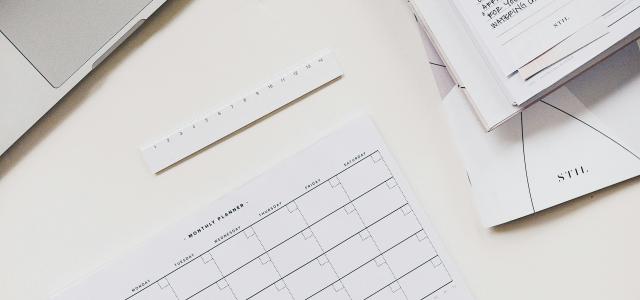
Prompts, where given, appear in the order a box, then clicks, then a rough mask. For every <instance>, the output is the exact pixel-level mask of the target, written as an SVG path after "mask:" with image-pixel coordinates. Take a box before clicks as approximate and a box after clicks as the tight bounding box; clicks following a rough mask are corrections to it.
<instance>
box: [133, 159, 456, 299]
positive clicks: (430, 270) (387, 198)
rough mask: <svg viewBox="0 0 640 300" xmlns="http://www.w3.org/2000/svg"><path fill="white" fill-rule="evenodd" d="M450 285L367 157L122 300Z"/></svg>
mask: <svg viewBox="0 0 640 300" xmlns="http://www.w3.org/2000/svg"><path fill="white" fill-rule="evenodd" d="M454 285H455V283H454V282H453V280H452V276H451V275H450V273H449V271H448V270H447V267H446V266H445V265H444V262H443V260H442V259H441V258H440V257H439V255H438V253H437V252H436V250H435V248H434V246H433V244H432V242H431V240H430V239H429V237H428V236H427V234H426V232H425V230H424V228H423V226H422V224H421V223H420V221H419V219H418V217H417V216H416V215H415V214H414V211H413V208H412V207H411V205H410V204H409V203H408V202H407V198H406V196H405V194H404V192H403V191H402V189H401V188H400V186H399V184H398V183H397V181H396V179H395V178H394V176H393V174H392V172H391V170H390V168H389V167H388V166H387V163H386V162H385V160H384V158H383V157H382V155H381V153H380V152H379V151H375V152H373V153H371V154H369V155H367V156H365V157H363V158H361V159H360V160H358V161H356V162H354V163H352V164H351V165H350V166H348V167H346V168H345V169H344V170H342V171H340V172H339V173H337V174H335V175H334V176H333V177H331V178H329V179H326V180H324V181H322V182H320V183H319V184H318V185H316V186H315V187H314V188H312V189H309V191H307V192H306V193H304V194H302V195H300V196H298V197H296V198H295V199H292V200H289V201H285V200H283V202H281V203H280V204H277V208H276V209H274V210H273V211H272V212H270V213H269V214H268V215H266V216H264V217H262V218H260V219H258V220H256V221H255V222H254V223H252V224H250V225H249V226H246V227H243V228H241V230H239V231H238V232H237V233H235V234H234V235H232V236H230V237H229V238H228V239H227V240H225V241H224V242H222V243H219V244H217V245H216V246H215V247H213V248H211V249H210V250H208V251H207V252H205V253H202V254H200V255H199V256H197V257H195V258H194V259H192V260H191V261H189V262H188V263H187V264H184V265H183V266H181V267H179V268H176V269H175V270H173V271H171V272H170V273H168V274H166V275H165V276H163V277H162V278H160V279H158V280H157V281H155V282H153V283H152V284H150V285H148V286H147V287H145V288H144V289H141V290H140V291H138V292H137V293H135V294H133V295H131V296H129V297H128V298H126V299H125V300H129V299H131V300H141V299H159V300H165V299H166V300H186V299H193V300H199V299H200V300H201V299H216V300H224V299H256V300H257V299H292V300H298V299H431V298H437V297H438V295H439V294H442V293H446V292H447V288H448V287H451V288H453V287H454Z"/></svg>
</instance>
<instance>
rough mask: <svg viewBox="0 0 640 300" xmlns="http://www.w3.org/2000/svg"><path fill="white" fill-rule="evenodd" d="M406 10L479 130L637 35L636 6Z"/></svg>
mask: <svg viewBox="0 0 640 300" xmlns="http://www.w3.org/2000/svg"><path fill="white" fill-rule="evenodd" d="M411 3H412V7H413V8H414V10H415V13H416V15H417V16H418V18H419V20H420V22H421V24H422V25H423V27H424V29H425V30H426V32H427V33H428V35H429V37H430V38H431V39H432V41H433V42H434V45H435V46H436V49H437V50H438V52H439V54H440V56H441V57H442V59H443V60H444V61H445V62H446V63H447V65H448V66H450V68H451V69H450V71H451V74H452V75H453V77H454V79H455V81H456V82H457V83H458V84H460V85H461V86H463V87H465V89H464V91H465V93H466V94H467V96H468V98H469V101H470V102H471V105H472V107H473V108H474V110H475V112H476V113H477V115H478V116H479V119H480V120H481V122H482V125H483V126H484V128H485V129H486V130H493V129H495V128H496V127H498V126H499V125H501V124H502V123H504V122H506V121H507V120H508V119H510V118H512V117H514V116H516V115H518V113H519V112H521V111H523V110H524V109H525V108H527V107H529V106H530V105H531V104H533V103H534V102H535V101H537V100H539V99H541V98H542V97H544V96H545V95H548V94H549V93H550V92H552V91H553V90H555V89H557V88H559V87H561V86H562V85H563V84H565V83H566V82H567V81H569V80H570V79H571V78H573V77H575V76H576V75H578V74H580V73H581V72H583V71H584V70H586V69H587V68H589V67H591V66H593V65H594V64H595V63H596V62H598V61H600V60H602V59H603V58H605V57H607V56H609V55H610V54H612V53H613V52H615V51H617V50H619V49H620V48H622V47H623V46H624V45H626V44H628V43H629V42H631V41H633V40H635V39H636V38H637V37H638V36H639V35H640V31H638V28H640V10H638V8H639V7H640V1H638V0H582V1H578V0H535V1H533V0H532V1H523V0H513V1H493V0H481V1H468V0H451V1H439V0H411Z"/></svg>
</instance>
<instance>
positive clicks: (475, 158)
mask: <svg viewBox="0 0 640 300" xmlns="http://www.w3.org/2000/svg"><path fill="white" fill-rule="evenodd" d="M425 46H426V49H427V53H428V55H429V61H430V63H431V65H432V69H433V72H434V75H435V77H436V79H437V80H436V82H437V84H438V86H439V88H440V91H441V94H442V95H443V97H444V100H443V102H444V106H445V110H446V111H447V113H448V117H449V121H450V127H451V129H452V132H453V134H454V139H455V141H456V143H457V146H458V149H459V152H460V155H461V157H462V159H463V161H464V163H465V165H466V168H467V175H468V177H469V182H470V184H471V187H472V190H473V193H474V202H475V206H476V207H477V209H478V211H479V213H480V216H481V219H482V222H483V224H484V225H486V226H495V225H499V224H502V223H505V222H509V221H511V220H514V219H518V218H520V217H523V216H526V215H530V214H533V213H535V212H538V211H540V210H543V209H546V208H549V207H552V206H555V205H557V204H560V203H563V202H566V201H569V200H571V199H574V198H577V197H580V196H582V195H585V194H588V193H591V192H594V191H596V190H599V189H602V188H605V187H608V186H610V185H613V184H616V183H619V182H621V181H624V180H627V179H630V178H632V177H635V176H638V175H640V157H639V155H640V139H639V138H637V134H634V128H640V120H639V119H638V118H637V116H636V112H637V111H639V109H640V104H638V103H637V101H634V97H633V96H632V95H637V94H638V92H640V85H638V84H628V83H631V82H636V81H639V82H640V51H638V48H637V46H636V45H635V44H632V45H630V46H627V47H626V48H624V49H623V50H622V51H620V52H619V53H617V54H616V55H614V56H612V57H610V58H609V59H607V60H605V61H603V62H602V63H601V64H599V65H598V66H596V67H595V68H594V69H592V70H590V71H588V72H585V73H584V74H582V75H580V76H579V77H577V78H575V79H574V80H573V81H571V82H569V83H568V84H567V85H566V86H564V87H562V88H560V89H558V90H557V91H556V92H554V93H552V94H550V95H549V96H547V97H545V98H544V99H542V100H541V101H540V102H537V103H535V104H534V105H532V106H531V108H529V109H528V110H526V111H524V112H521V113H518V114H517V116H516V117H514V118H513V119H511V120H509V121H507V122H506V123H505V124H504V125H502V126H500V127H499V128H497V129H496V130H494V131H492V132H486V131H485V130H484V128H483V126H482V124H481V123H480V122H478V120H477V119H476V118H475V117H474V113H473V109H472V108H471V105H470V104H469V102H468V101H467V98H466V97H465V94H464V92H463V89H462V88H460V87H458V86H457V85H455V83H454V80H453V79H452V78H451V77H450V76H449V73H448V72H447V67H446V65H445V64H444V62H443V61H442V60H441V59H440V57H438V56H437V54H436V51H435V49H434V48H433V45H432V44H431V43H430V42H429V39H428V38H426V36H425Z"/></svg>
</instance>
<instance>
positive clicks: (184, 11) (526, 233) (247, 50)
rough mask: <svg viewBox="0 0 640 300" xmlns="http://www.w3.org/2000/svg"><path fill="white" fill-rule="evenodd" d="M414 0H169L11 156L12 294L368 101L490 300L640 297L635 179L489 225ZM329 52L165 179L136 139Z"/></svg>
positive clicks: (208, 197) (265, 161)
mask: <svg viewBox="0 0 640 300" xmlns="http://www.w3.org/2000/svg"><path fill="white" fill-rule="evenodd" d="M418 30H419V29H418V26H417V24H416V22H415V19H414V18H413V15H412V14H411V12H410V10H409V8H408V6H407V3H406V1H405V0H348V1H345V0H323V1H311V0H239V1H169V3H167V4H166V6H165V7H164V8H163V9H161V10H160V11H158V13H157V14H156V15H155V16H154V17H153V18H152V19H151V20H150V21H149V22H148V23H147V24H146V25H145V26H144V27H143V28H142V29H141V30H140V31H139V32H138V33H137V34H135V35H134V36H133V37H132V38H131V39H130V40H129V41H128V42H127V43H126V44H125V45H124V46H123V47H121V48H120V49H119V50H118V51H117V52H116V53H115V54H114V55H113V56H112V57H110V58H109V59H108V60H107V61H106V62H105V63H104V64H103V65H102V66H101V67H100V68H99V69H97V70H96V71H95V72H93V73H92V74H91V75H90V76H88V77H87V78H86V80H84V81H83V82H82V83H81V84H80V85H79V86H78V87H77V88H76V89H75V90H73V91H72V92H71V93H70V94H69V95H68V96H67V97H66V98H65V99H64V101H62V102H61V103H59V105H57V106H56V107H55V108H54V109H53V110H52V111H51V112H50V113H49V114H48V115H47V116H46V117H45V118H44V119H43V120H41V122H39V124H38V125H37V126H36V127H35V128H33V129H32V130H31V131H30V133H29V134H28V135H27V136H25V137H24V138H23V139H22V140H21V141H20V142H19V143H18V144H17V145H15V146H14V147H13V148H12V149H11V150H10V151H9V152H8V153H7V154H5V155H4V156H2V158H1V160H0V237H1V239H2V242H0V259H1V260H2V262H1V263H0V299H47V297H48V295H49V294H50V293H52V292H54V291H56V290H59V289H62V288H63V287H65V286H67V285H68V284H70V283H71V282H73V281H74V280H77V279H80V278H82V277H83V276H85V275H87V274H88V273H90V272H92V271H95V270H96V269H97V268H98V267H100V266H101V265H103V264H105V263H107V262H109V261H110V260H112V259H114V258H116V257H118V256H119V255H121V254H123V253H126V252H127V251H129V250H131V249H134V248H135V247H136V246H138V245H140V243H141V242H142V241H144V240H145V239H147V238H149V237H151V236H153V235H154V234H155V233H158V232H159V231H161V230H162V229H163V228H164V227H166V226H168V225H170V224H173V223H175V222H176V221H177V220H179V219H180V218H182V217H184V216H186V215H188V214H189V213H190V212H193V211H195V210H197V209H198V208H199V207H202V206H204V205H205V204H207V203H209V202H210V201H215V199H216V198H217V197H218V196H221V195H223V194H225V192H227V191H229V190H231V189H233V188H235V187H238V186H240V185H241V184H242V183H244V182H245V181H247V180H249V179H250V178H252V177H254V176H256V175H258V174H260V173H262V172H263V171H265V170H267V169H269V167H271V166H273V165H275V164H277V162H279V161H281V160H283V159H285V158H286V157H288V156H290V155H292V154H293V153H295V152H297V151H299V150H301V149H303V148H304V147H305V146H307V145H309V144H311V143H312V142H313V141H315V140H316V139H317V138H319V137H321V136H323V135H324V134H326V133H328V132H329V131H330V130H331V129H335V128H338V127H339V126H340V125H341V124H343V123H344V122H346V121H348V120H350V119H351V118H352V117H353V116H355V115H357V114H359V113H362V112H364V113H368V114H370V115H371V116H372V117H373V118H374V120H375V121H376V122H377V124H378V126H379V128H380V129H381V131H382V134H383V135H384V137H385V139H386V141H387V142H388V144H389V146H390V148H391V150H392V151H393V152H394V154H395V156H396V157H397V160H398V161H399V163H400V165H401V168H402V169H403V171H404V173H405V175H406V177H408V179H409V181H410V183H411V184H412V186H413V188H414V189H415V191H416V193H417V196H418V198H420V199H421V202H422V204H423V206H424V208H425V209H426V210H427V213H428V214H429V215H430V216H431V219H432V222H433V223H434V224H435V227H436V228H437V229H438V230H439V232H440V235H441V236H442V238H443V240H444V242H445V243H446V245H447V246H448V248H449V250H450V254H451V255H452V256H453V258H454V260H455V261H456V262H457V264H458V267H459V269H460V270H461V272H462V274H463V275H464V277H465V279H466V281H467V283H468V286H469V288H470V289H471V291H472V293H473V294H474V295H475V296H476V297H477V299H481V300H482V299H484V300H497V299H508V300H512V299H637V298H638V297H639V295H640V285H638V284H637V279H638V273H637V272H638V271H637V270H639V269H640V256H639V255H638V253H640V237H639V235H638V234H636V233H635V232H634V231H635V229H637V228H640V217H638V212H639V211H640V202H638V201H637V200H638V198H639V197H640V184H639V183H638V180H632V181H630V182H627V183H624V184H621V185H618V186H616V187H614V188H609V189H606V190H604V191H601V192H598V193H595V194H594V195H591V196H588V197H584V198H582V199H579V200H576V201H572V202H570V203H568V204H565V205H562V206H560V207H557V208H554V209H551V210H549V211H547V212H542V213H539V214H537V215H535V216H533V217H529V218H526V219H524V220H520V221H517V222H514V223H511V224H508V225H506V226H503V227H500V228H498V229H492V230H491V229H485V228H483V227H481V225H480V223H479V221H478V218H477V215H476V213H475V211H474V208H473V207H472V204H471V193H470V189H469V186H468V183H467V181H466V177H465V175H464V171H463V166H462V164H461V161H460V159H459V158H458V156H457V155H456V153H455V149H454V146H453V143H452V140H451V136H450V135H449V134H448V131H447V130H448V128H447V125H446V124H447V123H446V120H445V115H444V113H443V111H442V106H441V104H440V100H439V99H440V98H439V95H438V92H437V89H436V86H435V84H434V80H433V77H432V75H431V73H430V68H429V65H428V64H427V62H426V56H425V52H424V49H423V46H422V43H421V40H420V36H419V31H418ZM324 47H329V48H331V49H333V50H334V51H335V52H336V54H337V55H338V58H339V59H340V61H341V64H342V66H343V67H344V70H345V73H346V75H345V76H344V78H342V79H341V80H339V81H338V82H335V83H333V84H332V85H330V86H328V87H326V88H324V89H322V90H320V91H319V92H317V93H314V94H312V95H310V96H308V97H306V98H304V99H303V100H302V101H299V102H297V103H295V104H293V105H290V106H288V107H287V108H286V109H283V110H281V111H280V112H278V113H277V114H275V115H273V116H271V117H269V118H267V119H265V120H263V121H261V122H259V123H258V124H256V125H254V126H252V127H250V128H249V129H246V130H244V131H243V132H241V133H239V134H236V135H234V136H233V137H231V138H229V139H227V140H225V141H224V142H223V143H221V144H219V145H217V146H215V147H211V148H209V149H207V150H206V151H204V152H202V153H200V154H199V155H197V156H195V157H193V158H191V159H189V160H187V161H185V162H183V163H181V164H180V165H178V166H177V167H175V168H172V169H170V170H169V171H167V172H165V173H163V174H161V175H160V176H155V175H152V174H150V172H148V171H147V169H146V167H145V165H144V164H143V162H142V159H141V156H140V153H139V151H138V148H139V146H141V145H142V144H143V142H145V141H148V140H149V139H150V138H153V137H157V136H158V135H161V134H163V133H165V132H166V131H167V130H169V129H173V128H174V127H175V126H176V125H179V124H180V123H181V122H183V121H185V120H188V119H189V118H190V117H191V116H194V115H196V114H197V112H198V111H200V110H202V109H205V108H210V107H214V106H216V105H219V104H223V102H224V101H225V99H226V98H228V97H230V96H233V95H235V94H236V93H238V92H240V91H242V90H243V89H245V88H251V87H253V86H254V84H255V83H259V82H260V81H261V80H263V79H266V78H269V77H270V76H271V75H273V74H274V73H276V72H278V71H280V70H281V69H282V68H283V67H286V66H288V65H290V64H292V63H295V62H296V61H297V60H299V59H301V58H304V57H306V56H308V55H310V54H312V53H313V52H315V51H316V50H319V49H321V48H324Z"/></svg>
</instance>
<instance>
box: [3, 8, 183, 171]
mask: <svg viewBox="0 0 640 300" xmlns="http://www.w3.org/2000/svg"><path fill="white" fill-rule="evenodd" d="M190 4H191V1H167V2H166V3H165V4H164V5H163V6H162V7H161V8H160V9H158V11H156V12H155V14H154V15H152V16H151V18H149V20H148V21H147V22H145V23H144V24H143V25H142V26H141V27H140V28H139V29H138V30H137V31H136V32H135V33H133V34H132V35H131V36H130V37H129V39H127V41H125V42H124V43H123V44H122V45H121V46H120V47H118V49H116V50H115V51H114V52H113V53H112V54H111V55H110V56H109V57H108V58H107V59H106V60H105V61H104V62H102V64H101V65H100V66H99V67H97V68H96V69H95V70H93V71H91V73H89V74H88V75H87V76H86V77H85V78H84V79H83V80H82V81H81V82H80V83H78V85H76V86H75V87H74V88H73V89H72V90H71V91H69V93H68V94H67V95H66V96H65V97H63V98H62V100H60V101H59V102H58V103H57V104H56V105H55V106H54V107H53V108H51V110H49V111H48V112H47V113H46V114H45V115H44V116H43V117H42V118H41V119H40V120H39V121H38V122H37V123H36V124H35V125H33V127H31V129H29V130H28V131H27V132H26V133H25V134H24V135H23V136H22V137H21V138H20V139H19V140H18V141H17V142H16V143H15V144H13V146H11V148H9V149H8V150H7V151H6V152H5V153H4V154H2V155H1V156H0V179H2V178H3V177H4V176H6V174H8V173H9V172H11V169H13V168H14V167H15V166H16V165H18V164H19V163H20V161H21V160H22V159H23V158H24V157H25V156H27V155H29V153H30V152H31V151H32V150H33V149H34V148H35V147H36V146H37V145H38V144H39V143H40V141H41V140H42V139H43V138H45V137H46V136H47V135H49V134H50V133H51V132H52V131H53V130H54V129H55V128H57V127H58V126H59V125H60V124H61V123H62V122H64V120H65V119H66V118H67V117H68V116H69V115H71V114H72V113H73V111H75V110H76V108H78V107H79V106H80V105H82V103H83V102H84V101H85V100H86V99H87V98H88V97H89V96H90V94H91V92H92V91H93V90H94V89H95V88H96V87H99V86H100V84H102V82H103V80H102V79H103V78H104V76H105V75H106V74H108V73H109V72H111V71H112V70H113V69H114V68H116V67H117V66H118V65H120V64H121V63H122V61H123V60H124V59H125V58H126V57H127V56H129V55H130V53H132V52H134V51H136V50H137V49H138V48H139V47H140V46H141V45H143V44H144V43H145V42H146V41H147V40H148V39H149V38H150V37H151V36H152V35H154V34H155V33H156V32H158V31H160V30H161V29H162V28H164V27H165V26H167V25H170V23H171V22H172V21H173V20H174V19H175V17H176V16H177V15H178V14H179V13H180V12H181V11H183V10H184V9H185V8H186V7H187V6H189V5H190Z"/></svg>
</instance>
